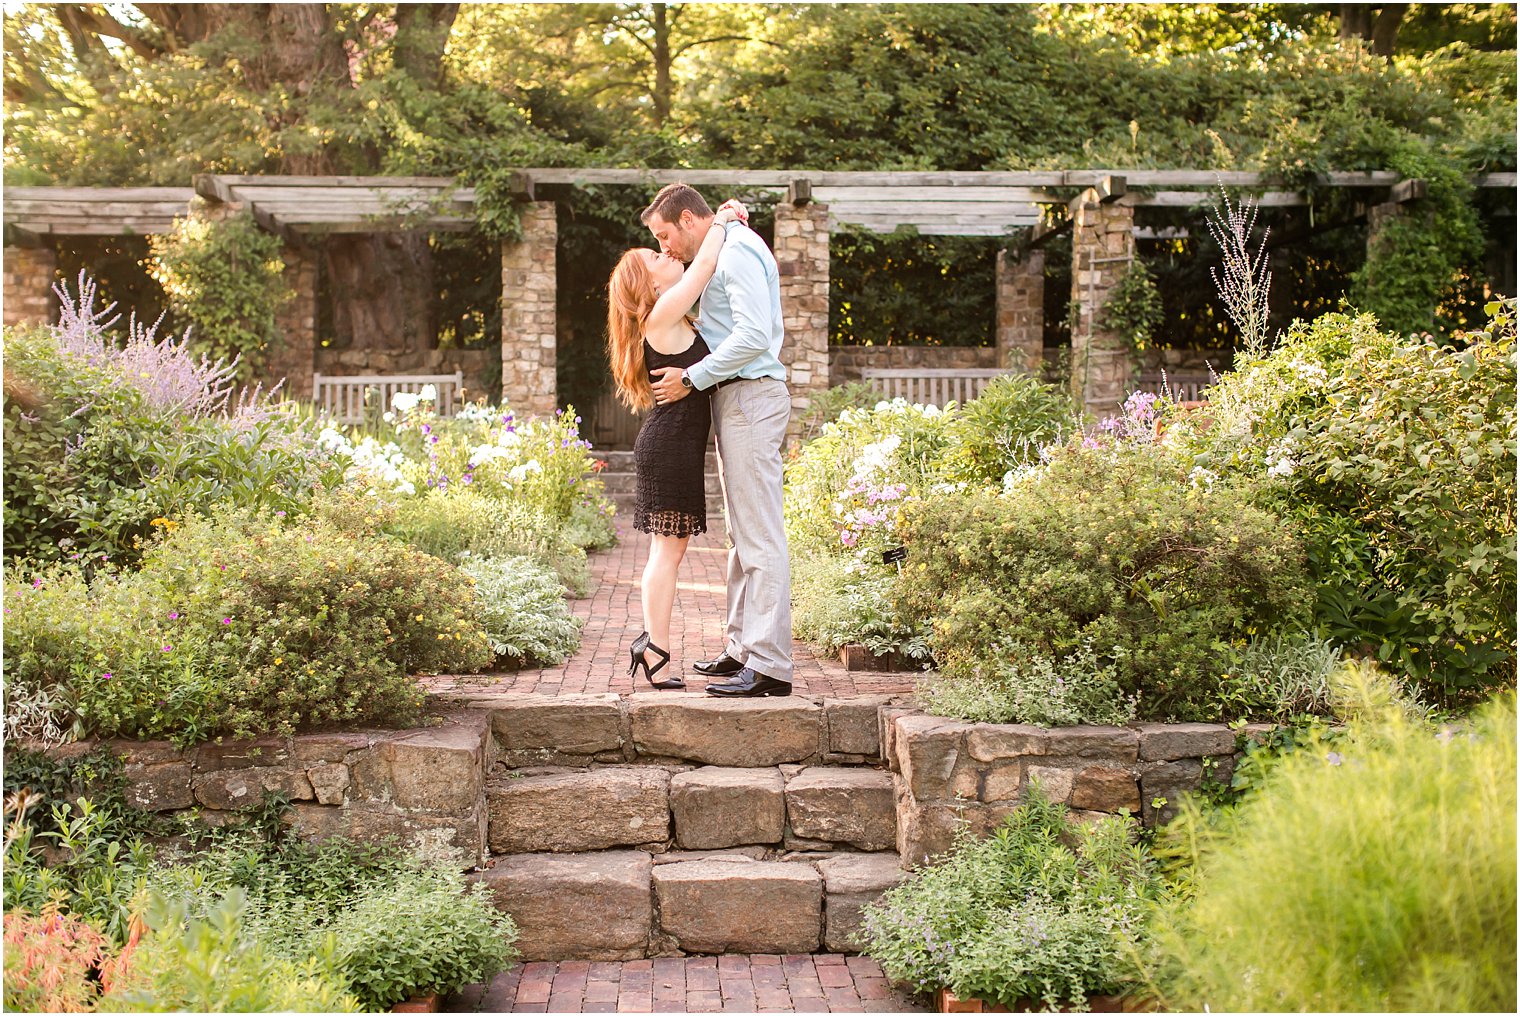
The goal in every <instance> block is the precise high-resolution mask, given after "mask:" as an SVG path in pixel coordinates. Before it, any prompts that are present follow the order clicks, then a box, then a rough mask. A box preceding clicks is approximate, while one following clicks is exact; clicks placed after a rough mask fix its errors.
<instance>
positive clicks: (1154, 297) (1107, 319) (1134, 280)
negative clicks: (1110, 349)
mask: <svg viewBox="0 0 1520 1016" xmlns="http://www.w3.org/2000/svg"><path fill="white" fill-rule="evenodd" d="M1162 320H1163V313H1162V309H1161V291H1160V289H1158V288H1157V286H1156V277H1155V276H1154V275H1152V274H1151V271H1150V269H1149V268H1147V267H1146V265H1145V262H1144V261H1143V260H1141V259H1140V258H1138V257H1136V258H1134V259H1133V260H1131V261H1130V263H1129V268H1128V269H1127V270H1126V271H1125V273H1124V276H1123V278H1121V279H1120V280H1119V282H1118V283H1117V284H1116V285H1115V286H1114V288H1113V289H1112V290H1111V291H1110V292H1109V294H1108V301H1107V302H1106V303H1104V305H1103V312H1102V322H1101V327H1102V328H1103V330H1104V331H1109V332H1113V333H1114V334H1116V335H1119V336H1121V337H1122V338H1123V339H1124V341H1125V342H1127V343H1129V346H1130V348H1131V349H1132V350H1134V351H1135V352H1137V353H1138V352H1140V351H1141V350H1143V349H1149V348H1150V347H1151V346H1153V345H1154V344H1155V336H1156V329H1157V328H1160V327H1161V322H1162Z"/></svg>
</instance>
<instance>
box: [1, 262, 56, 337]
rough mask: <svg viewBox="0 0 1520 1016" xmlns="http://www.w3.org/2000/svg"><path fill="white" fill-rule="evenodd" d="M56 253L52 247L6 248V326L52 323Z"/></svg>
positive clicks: (54, 300)
mask: <svg viewBox="0 0 1520 1016" xmlns="http://www.w3.org/2000/svg"><path fill="white" fill-rule="evenodd" d="M57 274H58V255H57V253H56V252H54V250H53V248H51V247H7V248H5V291H4V296H5V302H4V307H5V312H4V321H5V327H7V328H11V327H14V326H17V325H46V324H52V323H53V322H54V321H55V320H57V317H58V297H57V296H56V295H54V293H53V281H54V277H55V276H56V275H57Z"/></svg>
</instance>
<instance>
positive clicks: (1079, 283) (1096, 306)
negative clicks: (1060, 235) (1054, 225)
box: [1071, 188, 1135, 417]
mask: <svg viewBox="0 0 1520 1016" xmlns="http://www.w3.org/2000/svg"><path fill="white" fill-rule="evenodd" d="M1071 218H1072V232H1071V310H1072V318H1071V388H1072V396H1073V397H1074V398H1075V399H1076V400H1077V404H1078V405H1079V406H1081V407H1082V408H1083V409H1085V410H1087V411H1088V412H1090V413H1093V414H1095V415H1097V416H1099V417H1102V416H1111V415H1114V414H1115V413H1116V412H1118V409H1119V407H1120V405H1122V404H1123V402H1124V399H1125V397H1126V396H1127V395H1128V388H1129V386H1130V384H1131V381H1132V378H1133V377H1134V372H1135V363H1134V353H1133V352H1132V351H1131V350H1130V347H1129V343H1128V342H1126V341H1125V340H1124V339H1123V337H1121V336H1119V335H1117V334H1115V333H1113V332H1111V331H1107V330H1105V329H1104V328H1103V327H1102V324H1101V322H1102V319H1103V305H1104V304H1106V303H1107V302H1108V294H1109V293H1110V292H1111V291H1112V290H1113V287H1114V286H1115V285H1116V284H1117V283H1118V281H1119V280H1120V279H1121V278H1123V277H1124V273H1125V272H1126V271H1128V270H1129V265H1130V262H1132V261H1133V260H1134V257H1135V210H1134V209H1133V208H1132V207H1129V206H1128V205H1123V204H1119V203H1118V202H1109V203H1107V204H1105V203H1104V202H1102V201H1101V200H1100V198H1099V194H1098V192H1097V191H1096V190H1095V189H1093V188H1088V189H1087V190H1085V191H1083V192H1082V193H1081V194H1080V195H1078V196H1077V197H1076V198H1075V199H1073V200H1072V203H1071Z"/></svg>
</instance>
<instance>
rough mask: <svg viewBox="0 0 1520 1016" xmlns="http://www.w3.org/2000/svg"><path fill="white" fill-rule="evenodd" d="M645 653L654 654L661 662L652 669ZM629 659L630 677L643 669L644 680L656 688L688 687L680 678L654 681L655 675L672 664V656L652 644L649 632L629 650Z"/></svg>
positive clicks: (635, 640)
mask: <svg viewBox="0 0 1520 1016" xmlns="http://www.w3.org/2000/svg"><path fill="white" fill-rule="evenodd" d="M645 653H654V654H655V655H656V656H658V657H659V658H660V662H659V663H656V664H655V665H654V666H653V667H651V666H650V665H649V661H648V660H646V659H645V658H644V654H645ZM628 658H629V661H630V662H629V664H628V676H629V677H632V676H633V675H634V674H637V673H638V672H639V668H640V667H643V668H644V680H646V681H648V682H649V683H650V684H651V685H653V686H654V687H656V688H661V689H664V688H684V687H686V682H685V681H683V680H681V679H680V678H679V677H670V678H666V679H665V680H663V681H656V680H655V679H654V675H656V674H658V673H659V672H660V671H662V670H664V669H665V665H666V664H668V663H669V662H670V654H669V653H667V652H666V651H665V650H663V649H661V648H660V647H659V646H657V645H655V644H654V643H653V642H650V641H649V633H648V632H647V631H646V632H644V633H643V634H641V635H640V636H639V637H638V638H636V639H634V640H633V645H632V646H631V647H630V648H629V650H628Z"/></svg>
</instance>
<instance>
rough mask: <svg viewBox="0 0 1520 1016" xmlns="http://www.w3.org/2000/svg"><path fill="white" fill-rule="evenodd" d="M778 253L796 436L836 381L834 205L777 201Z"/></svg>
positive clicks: (783, 349) (783, 354)
mask: <svg viewBox="0 0 1520 1016" xmlns="http://www.w3.org/2000/svg"><path fill="white" fill-rule="evenodd" d="M775 254H776V266H777V268H778V270H779V271H780V273H781V318H782V325H783V327H784V328H785V330H786V341H785V342H784V343H783V344H782V347H781V362H782V363H783V364H785V365H786V373H787V383H788V384H789V385H790V387H791V392H792V423H791V426H790V427H789V428H788V430H787V436H788V439H789V440H791V439H795V438H796V437H797V436H798V435H799V434H800V433H801V424H800V422H799V421H800V420H801V417H802V416H803V414H805V413H806V412H807V409H808V406H809V405H811V403H812V398H813V396H814V395H816V394H818V393H819V392H822V391H825V390H827V389H828V387H829V385H830V383H831V381H830V378H829V208H828V205H821V204H807V205H800V206H798V205H791V204H788V203H786V202H782V203H781V204H779V205H777V206H776V228H775Z"/></svg>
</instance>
